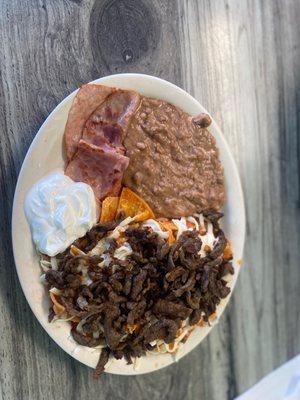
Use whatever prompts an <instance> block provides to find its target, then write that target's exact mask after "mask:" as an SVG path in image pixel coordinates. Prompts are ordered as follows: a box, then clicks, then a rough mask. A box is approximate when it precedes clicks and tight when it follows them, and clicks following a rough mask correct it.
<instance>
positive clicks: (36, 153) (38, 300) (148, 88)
mask: <svg viewBox="0 0 300 400" xmlns="http://www.w3.org/2000/svg"><path fill="white" fill-rule="evenodd" d="M93 83H102V84H105V85H109V86H115V87H120V88H124V89H133V90H136V91H138V92H140V93H142V94H143V95H145V96H149V97H155V98H160V99H163V100H166V101H169V102H171V103H173V104H175V105H176V106H179V107H181V108H182V109H183V110H184V111H186V112H188V113H189V114H191V115H196V114H198V113H200V112H207V111H206V110H205V108H204V107H202V106H201V105H200V104H199V103H198V102H197V101H196V100H195V99H194V98H193V97H192V96H190V95H189V94H188V93H186V92H185V91H184V90H182V89H180V88H179V87H177V86H175V85H173V84H172V83H169V82H167V81H165V80H162V79H159V78H156V77H152V76H148V75H141V74H120V75H111V76H107V77H104V78H101V79H98V80H96V81H94V82H93ZM75 94H76V91H74V92H73V93H71V94H70V95H69V96H68V97H66V98H65V99H64V100H63V101H62V102H61V103H60V104H59V105H58V106H57V107H56V108H55V110H54V111H53V112H52V113H51V114H50V115H49V117H48V118H47V119H46V121H45V122H44V123H43V125H42V126H41V128H40V130H39V131H38V133H37V135H36V137H35V138H34V140H33V142H32V144H31V146H30V148H29V150H28V152H27V155H26V157H25V160H24V162H23V165H22V168H21V172H20V174H19V179H18V183H17V187H16V191H15V196H14V204H13V215H12V241H13V251H14V258H15V264H16V268H17V272H18V276H19V280H20V283H21V286H22V289H23V291H24V294H25V297H26V299H27V301H28V303H29V305H30V307H31V309H32V311H33V313H34V314H35V316H36V317H37V319H38V320H39V322H40V323H41V325H42V326H43V328H44V329H45V330H46V332H47V333H48V334H49V335H50V336H51V338H52V339H53V340H54V341H55V342H56V343H57V344H58V345H59V346H60V347H61V348H62V349H64V350H65V351H66V352H67V353H69V354H70V355H71V356H72V357H74V358H75V359H77V360H79V361H81V362H82V363H84V364H86V365H88V366H90V367H95V366H96V364H97V361H98V357H99V350H96V349H91V348H88V347H83V346H79V345H77V344H76V343H75V342H74V341H73V340H72V339H71V338H70V326H69V324H68V323H67V322H56V323H53V324H49V323H48V319H47V318H48V308H49V300H48V297H47V295H46V292H45V289H44V287H43V286H42V284H41V283H40V281H39V277H40V274H41V270H40V266H39V260H38V256H37V254H36V251H35V247H34V245H33V243H32V241H31V234H30V230H29V226H28V224H27V221H26V218H25V215H24V211H23V203H24V196H25V194H26V192H27V191H28V189H29V188H30V187H31V186H32V185H33V184H34V183H35V182H36V181H37V180H38V179H40V178H42V177H43V176H44V175H46V174H47V173H48V172H50V171H52V170H54V169H62V168H63V167H64V163H65V160H64V158H63V151H62V150H63V133H64V127H65V123H66V120H67V116H68V111H69V108H70V106H71V104H72V100H73V98H74V96H75ZM210 131H211V132H212V134H213V135H214V137H215V138H216V140H217V144H218V147H219V149H220V157H221V161H222V163H223V166H224V171H225V180H226V191H227V202H226V205H225V207H224V213H225V217H224V218H223V228H224V230H225V233H226V235H227V237H228V238H229V239H230V240H231V242H232V245H233V250H234V267H235V274H234V276H233V278H232V280H231V281H230V286H231V289H232V290H233V288H234V285H235V282H236V280H237V277H238V273H239V260H240V259H241V258H242V253H243V245H244V236H245V211H244V200H243V193H242V188H241V183H240V179H239V175H238V171H237V168H236V165H235V163H234V160H233V158H232V156H231V153H230V150H229V147H228V145H227V143H226V141H225V139H224V137H223V135H222V133H221V131H220V129H219V127H218V126H217V124H216V123H215V122H214V121H213V123H212V125H211V127H210ZM228 300H229V298H228V297H227V298H226V299H225V300H224V301H222V302H221V304H220V305H219V307H218V312H217V314H218V317H219V316H220V315H221V314H222V312H223V311H224V308H225V307H226V304H227V303H228ZM211 329H212V327H204V328H198V327H197V328H196V329H195V330H194V331H193V332H192V334H191V335H190V337H189V339H188V340H187V342H186V343H185V344H184V345H183V346H182V347H181V348H180V349H179V351H178V352H177V354H176V357H174V355H172V354H160V355H149V356H147V357H142V358H141V359H140V362H139V367H138V368H137V367H134V366H133V365H127V364H126V362H125V361H124V360H112V361H110V362H109V364H108V365H107V368H106V372H109V373H113V374H121V375H135V374H143V373H147V372H151V371H154V370H158V369H160V368H163V367H166V366H167V365H170V364H172V363H173V362H174V361H175V360H179V359H180V358H181V357H183V356H184V355H185V354H187V353H188V352H190V351H191V350H192V349H193V348H194V347H195V346H197V345H198V344H199V343H200V342H201V341H202V340H203V339H204V338H205V336H206V335H207V334H208V333H209V332H210V331H211Z"/></svg>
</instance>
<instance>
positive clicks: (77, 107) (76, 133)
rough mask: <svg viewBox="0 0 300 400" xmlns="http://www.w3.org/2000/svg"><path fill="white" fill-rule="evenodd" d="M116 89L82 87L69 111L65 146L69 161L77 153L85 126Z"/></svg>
mask: <svg viewBox="0 0 300 400" xmlns="http://www.w3.org/2000/svg"><path fill="white" fill-rule="evenodd" d="M115 90H116V89H115V88H111V87H109V86H103V85H93V84H87V85H83V86H81V88H80V89H79V91H78V93H77V94H76V96H75V99H74V101H73V104H72V106H71V108H70V111H69V116H68V120H67V123H66V127H65V145H66V151H67V157H68V160H70V159H71V158H72V157H73V155H74V154H75V153H76V150H77V145H78V142H79V140H80V139H81V137H82V132H83V129H84V126H85V124H86V122H87V120H88V118H89V117H90V116H91V114H92V113H93V112H94V111H95V110H96V108H97V107H99V105H100V104H102V103H103V102H104V101H105V100H106V99H107V97H108V96H109V95H111V94H112V93H113V92H114V91H115Z"/></svg>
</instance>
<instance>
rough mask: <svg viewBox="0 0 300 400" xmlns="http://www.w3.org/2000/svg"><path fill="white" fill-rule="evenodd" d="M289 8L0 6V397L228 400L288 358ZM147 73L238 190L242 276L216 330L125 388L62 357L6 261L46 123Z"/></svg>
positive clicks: (292, 7)
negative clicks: (220, 155) (74, 97)
mask: <svg viewBox="0 0 300 400" xmlns="http://www.w3.org/2000/svg"><path fill="white" fill-rule="evenodd" d="M299 21H300V3H299V0H285V1H281V0H260V1H259V0H247V1H246V0H245V1H240V0H211V1H206V0H198V1H197V0H162V1H160V0H152V1H151V0H127V1H125V0H119V1H116V0H108V1H107V0H106V1H102V0H94V1H92V0H73V1H71V0H69V1H68V0H56V1H51V0H50V1H46V0H23V1H22V2H20V1H18V0H2V1H1V2H0V43H1V46H0V60H1V70H0V143H1V146H0V155H1V156H0V159H1V169H0V174H1V175H0V176H1V193H0V195H1V201H0V220H1V224H0V231H1V243H2V245H1V247H0V263H1V264H0V265H1V267H0V316H1V329H0V399H1V400H11V399H18V400H19V399H21V400H23V399H25V400H27V399H28V400H41V399H45V400H50V399H54V398H55V399H56V400H60V399H84V398H97V399H99V400H101V399H116V400H118V399H120V400H123V399H128V398H133V399H141V400H144V399H152V400H156V399H157V400H158V399H172V400H181V399H204V400H206V399H208V400H215V399H216V400H218V399H232V398H234V396H235V395H237V394H239V393H241V392H243V391H244V390H245V389H247V388H248V387H249V386H251V385H252V384H254V383H255V382H256V381H257V380H259V379H260V378H261V377H262V376H264V375H265V374H266V373H268V372H270V371H271V370H273V369H274V368H275V367H276V366H278V365H280V364H281V363H283V362H285V361H286V360H288V359H289V358H291V357H292V356H293V355H295V354H297V353H299V352H300V312H299V308H300V290H299V287H300V265H299V248H300V232H299V223H300V199H299V186H300V182H299V177H300V117H299V115H300V114H299V113H300V24H299ZM119 72H143V73H147V74H152V75H157V76H160V77H162V78H165V79H168V80H170V81H171V82H174V83H176V84H178V85H179V86H182V87H183V88H185V89H186V90H187V91H189V92H190V93H191V94H193V95H194V96H195V97H196V98H197V99H198V100H199V101H200V102H201V103H202V104H203V105H204V106H205V107H206V108H207V109H208V110H210V112H211V113H212V115H213V116H214V117H215V119H216V120H217V122H218V123H219V124H220V126H221V128H222V130H223V132H224V134H225V136H226V138H227V141H228V142H229V144H230V146H231V149H232V152H233V154H234V157H235V159H236V161H237V164H238V167H239V171H240V174H241V178H242V184H243V188H244V192H245V200H246V208H247V221H248V222H247V240H246V249H245V258H244V267H243V271H242V273H241V274H240V278H239V282H238V284H237V287H236V290H235V293H234V295H233V297H232V300H231V302H230V305H229V307H228V308H227V310H226V311H225V314H224V316H223V317H222V319H221V321H220V323H219V325H218V326H217V327H216V328H215V329H214V330H213V332H212V333H211V334H210V335H209V337H208V338H207V339H206V340H205V341H204V342H203V343H202V344H201V345H200V346H199V347H198V348H197V349H196V350H194V351H193V352H192V353H191V354H190V355H188V356H187V357H185V358H184V359H182V360H181V361H180V362H179V363H177V364H175V365H173V366H171V367H168V368H166V369H164V370H161V371H159V372H156V373H152V374H149V375H145V376H139V377H132V378H127V377H119V376H113V375H107V374H106V375H105V376H103V377H102V379H101V380H100V381H94V380H93V379H92V376H91V371H90V370H89V369H88V368H87V367H85V366H83V365H81V364H79V363H78V362H76V361H75V360H73V359H71V358H70V357H69V356H68V355H66V354H65V353H64V352H63V351H62V350H60V349H59V348H58V347H57V345H56V344H55V343H53V342H52V341H51V339H50V338H49V337H48V336H47V334H46V333H45V332H44V331H43V329H42V328H41V327H40V325H39V324H38V322H37V321H36V319H35V317H34V316H33V314H32V312H31V311H30V309H29V307H28V305H27V303H26V300H25V298H24V296H23V294H22V291H21V288H20V285H19V283H18V279H17V276H16V272H15V269H14V263H13V258H12V250H11V241H10V219H11V207H12V199H13V193H14V187H15V183H16V179H17V175H18V172H19V170H20V167H21V164H22V161H23V158H24V156H25V154H26V151H27V149H28V147H29V145H30V143H31V141H32V139H33V137H34V135H35V133H36V132H37V130H38V128H39V126H40V125H41V123H42V122H43V120H44V119H45V118H46V116H47V115H48V114H49V112H50V111H51V110H52V109H53V108H54V107H55V106H56V105H57V104H58V103H59V102H60V101H61V100H62V99H63V98H64V97H65V96H66V95H67V94H69V93H70V92H71V91H72V90H73V89H75V88H76V87H78V86H79V85H80V84H82V83H84V82H87V81H90V80H92V79H95V78H98V77H100V76H104V75H108V74H111V73H119Z"/></svg>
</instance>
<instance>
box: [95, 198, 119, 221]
mask: <svg viewBox="0 0 300 400" xmlns="http://www.w3.org/2000/svg"><path fill="white" fill-rule="evenodd" d="M118 204H119V197H106V198H105V199H104V200H103V202H102V209H101V217H100V222H101V223H104V222H110V221H113V220H114V219H115V216H116V212H117V209H118Z"/></svg>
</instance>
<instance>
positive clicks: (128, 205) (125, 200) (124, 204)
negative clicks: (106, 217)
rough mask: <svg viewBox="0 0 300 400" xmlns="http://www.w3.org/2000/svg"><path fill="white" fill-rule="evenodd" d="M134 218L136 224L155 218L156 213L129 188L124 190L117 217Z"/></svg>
mask: <svg viewBox="0 0 300 400" xmlns="http://www.w3.org/2000/svg"><path fill="white" fill-rule="evenodd" d="M120 214H123V215H124V216H125V217H132V218H133V217H134V220H135V221H136V222H141V221H145V220H147V219H149V218H154V213H153V211H152V210H151V208H150V207H149V206H148V204H147V203H146V202H145V201H144V200H143V199H141V198H140V197H139V196H138V195H137V194H135V193H134V192H133V191H132V190H130V189H129V188H123V190H122V193H121V197H120V200H119V205H118V211H117V215H120Z"/></svg>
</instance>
